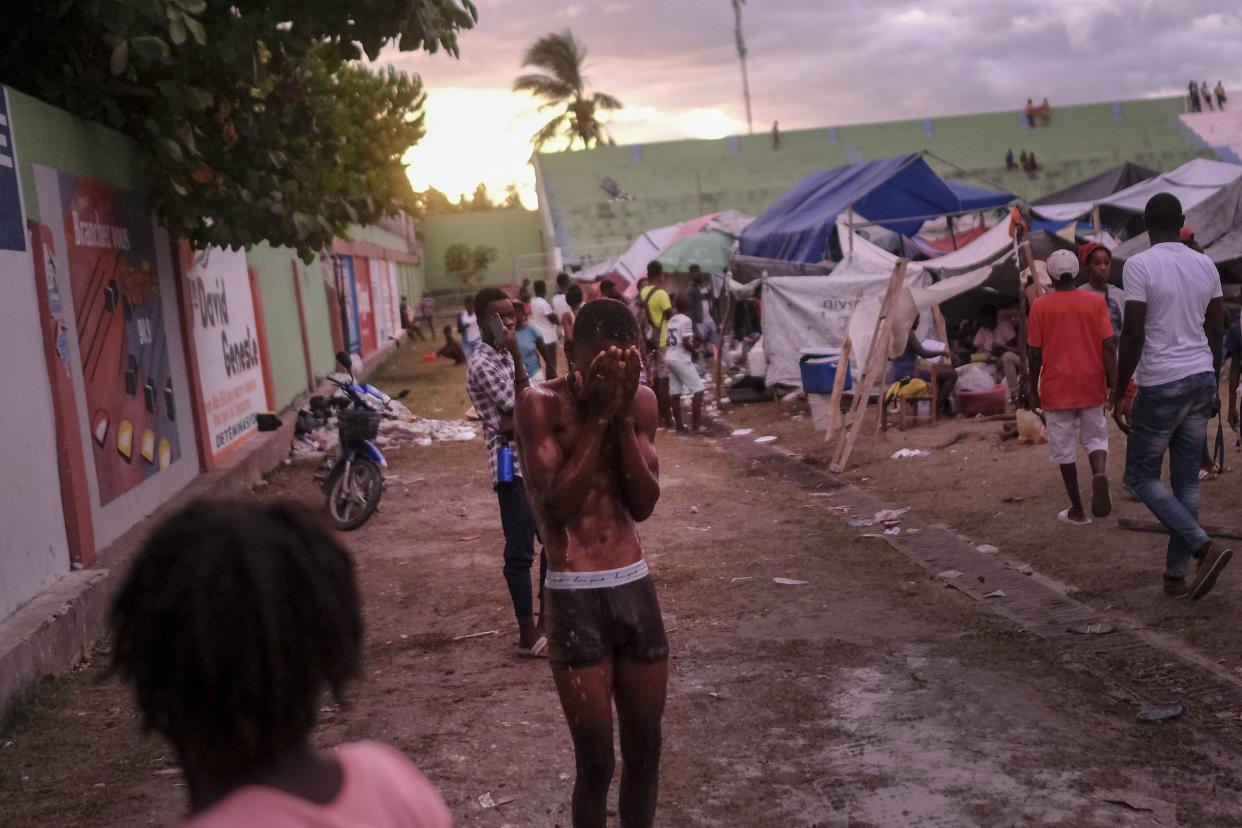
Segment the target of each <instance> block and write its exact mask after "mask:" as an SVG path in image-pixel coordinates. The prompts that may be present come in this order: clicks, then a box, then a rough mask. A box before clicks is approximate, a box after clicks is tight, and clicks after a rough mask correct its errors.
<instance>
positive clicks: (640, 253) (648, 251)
mask: <svg viewBox="0 0 1242 828" xmlns="http://www.w3.org/2000/svg"><path fill="white" fill-rule="evenodd" d="M679 226H680V225H677V224H671V225H669V226H668V227H660V228H658V229H656V230H648V231H647V232H645V233H643V234H642V235H641V236H639V237H638V238H637V239H635V241H634V243H633V244H631V245H630V248H629V249H628V250H626V251H625V252H624V253H622V254H621V255H620V256H617V257H616V258H612V259H608V260H606V261H603V262H600V263H599V264H597V265H593V266H592V267H588V268H585V269H583V270H581V271H579V272H578V273H576V274H574V278H575V279H577V280H578V281H580V282H596V281H599V279H600V278H601V277H603V276H606V275H608V274H609V273H616V274H618V275H620V276H622V277H624V278H625V280H626V281H627V282H636V281H638V277H639V276H645V275H646V273H647V263H648V262H650V261H651V260H653V259H655V258H656V257H657V256H659V255H660V251H661V250H663V249H664V248H666V247H668V245H669V243H670V242H672V240H673V239H674V238H675V237H676V236H677V230H678V227H679Z"/></svg>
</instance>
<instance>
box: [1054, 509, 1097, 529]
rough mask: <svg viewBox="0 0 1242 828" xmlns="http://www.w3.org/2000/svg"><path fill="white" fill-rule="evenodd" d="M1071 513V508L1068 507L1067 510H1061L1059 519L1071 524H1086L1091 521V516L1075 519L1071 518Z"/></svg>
mask: <svg viewBox="0 0 1242 828" xmlns="http://www.w3.org/2000/svg"><path fill="white" fill-rule="evenodd" d="M1069 513H1070V510H1069V509H1066V510H1065V511H1063V512H1060V513H1059V514H1057V520H1059V521H1061V522H1062V523H1068V524H1069V525H1070V526H1086V525H1087V524H1088V523H1090V522H1091V518H1083V519H1082V520H1073V519H1071V518H1070V516H1069Z"/></svg>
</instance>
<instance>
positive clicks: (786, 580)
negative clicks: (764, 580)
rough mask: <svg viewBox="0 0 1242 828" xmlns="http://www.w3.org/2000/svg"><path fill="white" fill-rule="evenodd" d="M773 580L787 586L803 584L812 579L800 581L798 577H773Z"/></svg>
mask: <svg viewBox="0 0 1242 828" xmlns="http://www.w3.org/2000/svg"><path fill="white" fill-rule="evenodd" d="M772 580H773V581H775V582H776V583H778V584H784V585H785V586H801V585H802V584H809V583H810V581H799V580H797V579H796V578H773V579H772Z"/></svg>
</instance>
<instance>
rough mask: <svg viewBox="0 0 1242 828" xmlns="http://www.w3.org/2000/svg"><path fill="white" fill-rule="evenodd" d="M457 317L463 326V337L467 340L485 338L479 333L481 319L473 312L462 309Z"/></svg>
mask: <svg viewBox="0 0 1242 828" xmlns="http://www.w3.org/2000/svg"><path fill="white" fill-rule="evenodd" d="M457 319H458V321H459V322H461V327H462V329H463V330H462V332H461V338H462V339H464V340H465V341H466V342H478V341H479V340H480V339H482V338H483V336H482V334H480V333H479V319H478V317H476V316H475V315H474V314H473V313H467V312H466V311H462V312H461V315H460V316H458V317H457Z"/></svg>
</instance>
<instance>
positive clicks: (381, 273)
mask: <svg viewBox="0 0 1242 828" xmlns="http://www.w3.org/2000/svg"><path fill="white" fill-rule="evenodd" d="M370 262H371V304H372V305H373V306H374V307H375V333H376V337H377V338H378V342H379V344H381V345H382V344H384V343H385V342H387V341H388V337H390V336H392V333H393V331H392V321H391V319H392V314H391V313H390V311H389V308H390V306H391V305H390V300H389V297H388V262H386V261H384V260H383V259H371V260H370Z"/></svg>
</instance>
